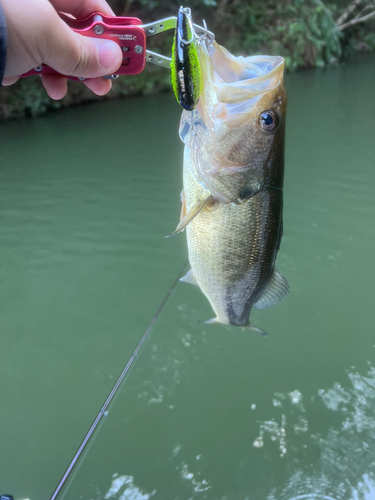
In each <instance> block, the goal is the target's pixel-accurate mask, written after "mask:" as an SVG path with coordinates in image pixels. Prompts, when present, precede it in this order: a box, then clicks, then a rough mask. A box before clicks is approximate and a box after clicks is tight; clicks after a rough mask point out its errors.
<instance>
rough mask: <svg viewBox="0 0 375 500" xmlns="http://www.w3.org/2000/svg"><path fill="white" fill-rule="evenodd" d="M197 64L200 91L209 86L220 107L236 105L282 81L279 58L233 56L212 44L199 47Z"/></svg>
mask: <svg viewBox="0 0 375 500" xmlns="http://www.w3.org/2000/svg"><path fill="white" fill-rule="evenodd" d="M200 61H201V69H202V80H203V89H205V88H206V89H207V88H209V87H211V88H212V89H213V90H214V92H215V94H216V98H217V101H218V102H221V103H223V104H236V103H240V102H243V101H247V100H249V99H251V98H253V97H256V96H259V95H261V94H264V93H267V92H270V91H272V90H273V89H275V88H276V87H277V86H278V85H279V84H280V82H281V81H282V79H283V72H284V58H283V57H280V56H264V55H257V56H250V57H242V56H240V57H234V56H233V55H232V54H231V53H230V52H229V51H228V50H227V49H225V48H224V47H221V46H220V45H218V44H217V43H216V42H213V43H210V44H209V45H205V44H202V45H201V46H200Z"/></svg>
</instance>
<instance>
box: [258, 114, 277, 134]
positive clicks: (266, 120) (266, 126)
mask: <svg viewBox="0 0 375 500" xmlns="http://www.w3.org/2000/svg"><path fill="white" fill-rule="evenodd" d="M259 124H260V128H261V129H262V130H264V131H265V132H271V131H272V130H274V129H275V128H276V127H277V125H278V117H277V115H276V113H275V112H274V111H271V110H269V111H263V113H261V115H260V116H259Z"/></svg>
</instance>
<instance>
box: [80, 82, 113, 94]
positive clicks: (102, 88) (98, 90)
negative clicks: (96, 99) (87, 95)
mask: <svg viewBox="0 0 375 500" xmlns="http://www.w3.org/2000/svg"><path fill="white" fill-rule="evenodd" d="M84 84H85V85H86V87H87V88H88V89H90V90H91V91H92V92H94V94H96V95H105V94H108V92H109V91H110V90H111V88H112V82H111V80H107V79H105V78H94V79H93V80H86V81H85V82H84Z"/></svg>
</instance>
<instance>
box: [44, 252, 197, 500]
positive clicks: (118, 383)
mask: <svg viewBox="0 0 375 500" xmlns="http://www.w3.org/2000/svg"><path fill="white" fill-rule="evenodd" d="M187 268H188V261H186V262H185V264H184V265H183V266H182V268H181V271H180V272H179V273H178V274H177V276H176V278H175V280H174V281H173V283H172V285H171V287H170V288H169V290H168V292H167V293H166V295H165V297H164V299H163V300H162V302H161V304H160V306H159V307H158V309H157V311H156V313H155V314H154V316H153V318H152V320H151V321H150V324H149V325H148V327H147V328H146V330H145V332H144V334H143V335H142V337H141V339H140V341H139V342H138V344H137V347H136V348H135V349H134V351H133V353H132V355H131V356H130V358H129V360H128V362H127V363H126V365H125V367H124V369H123V370H122V372H121V373H120V376H119V377H118V379H117V380H116V382H115V385H114V386H113V388H112V390H111V392H110V393H109V395H108V397H107V399H106V400H105V402H104V404H103V406H102V407H101V409H100V411H99V413H98V414H97V416H96V418H95V420H94V422H93V423H92V425H91V427H90V429H89V430H88V432H87V434H86V436H85V437H84V439H83V441H82V443H81V444H80V446H79V448H78V450H77V451H76V453H75V455H74V457H73V458H72V460H71V462H70V464H69V466H68V468H67V469H66V471H65V473H64V475H63V476H62V478H61V480H60V482H59V484H58V485H57V487H56V489H55V491H54V493H53V495H52V496H51V498H50V500H55V499H56V498H57V496H58V494H59V493H60V491H61V489H62V487H63V486H64V484H65V483H66V481H67V479H68V477H69V476H70V474H71V472H72V470H73V469H74V467H75V465H76V463H77V462H78V460H79V458H80V457H81V455H82V453H83V452H84V450H85V448H86V446H87V445H88V443H89V441H90V439H91V437H92V435H93V434H94V432H95V430H96V428H97V427H98V425H99V423H100V421H101V420H102V418H103V416H106V415H107V414H108V412H107V409H108V406H109V405H110V404H111V402H112V400H113V398H114V397H115V395H116V393H117V391H118V390H119V388H120V386H121V384H122V382H123V380H124V378H125V377H126V375H127V374H128V372H129V370H130V368H131V366H132V364H133V363H134V361H135V359H136V357H137V355H138V354H139V351H140V350H141V348H142V346H143V344H144V343H145V342H146V339H147V337H148V336H149V334H150V332H151V330H152V329H153V327H154V325H155V323H156V322H157V320H158V319H159V317H160V315H161V313H162V311H163V309H164V308H165V306H166V305H167V302H168V300H169V298H170V297H171V295H172V293H173V292H174V291H175V289H176V286H177V283H178V282H179V280H180V278H181V277H182V276H183V275H184V274H185V273H186V270H187Z"/></svg>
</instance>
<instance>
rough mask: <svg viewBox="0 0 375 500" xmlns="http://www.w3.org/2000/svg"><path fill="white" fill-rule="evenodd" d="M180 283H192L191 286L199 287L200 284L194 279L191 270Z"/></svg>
mask: <svg viewBox="0 0 375 500" xmlns="http://www.w3.org/2000/svg"><path fill="white" fill-rule="evenodd" d="M180 281H183V282H184V283H190V284H191V285H197V286H198V283H197V282H196V280H195V278H194V274H193V271H192V270H191V269H190V270H189V271H188V272H187V273H186V274H185V276H183V277H182V278H180Z"/></svg>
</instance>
